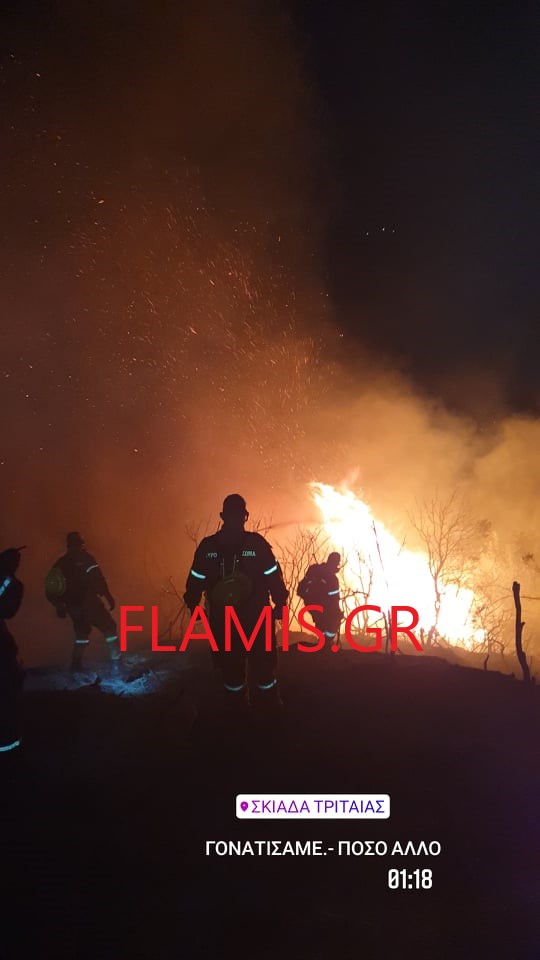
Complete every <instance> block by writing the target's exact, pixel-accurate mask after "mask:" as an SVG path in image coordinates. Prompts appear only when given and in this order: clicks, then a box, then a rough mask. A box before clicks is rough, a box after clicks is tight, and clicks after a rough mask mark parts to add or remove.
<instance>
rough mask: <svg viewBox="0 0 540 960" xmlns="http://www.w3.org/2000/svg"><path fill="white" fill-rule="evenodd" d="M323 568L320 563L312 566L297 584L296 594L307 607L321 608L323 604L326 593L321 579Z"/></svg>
mask: <svg viewBox="0 0 540 960" xmlns="http://www.w3.org/2000/svg"><path fill="white" fill-rule="evenodd" d="M323 567H324V564H321V563H314V564H312V566H311V567H310V568H309V570H308V571H307V573H306V575H305V577H304V579H303V580H301V581H300V583H299V584H298V589H297V591H296V593H297V595H298V596H299V597H300V599H301V600H303V601H304V603H305V604H307V605H308V606H314V605H315V606H321V605H322V604H324V602H325V599H326V594H327V592H328V591H327V588H326V580H324V578H323Z"/></svg>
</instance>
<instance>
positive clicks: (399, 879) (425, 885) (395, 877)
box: [388, 870, 433, 890]
mask: <svg viewBox="0 0 540 960" xmlns="http://www.w3.org/2000/svg"><path fill="white" fill-rule="evenodd" d="M432 886H433V874H432V871H431V870H412V871H411V872H409V871H408V870H389V871H388V887H389V889H390V890H431V888H432Z"/></svg>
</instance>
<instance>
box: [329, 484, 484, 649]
mask: <svg viewBox="0 0 540 960" xmlns="http://www.w3.org/2000/svg"><path fill="white" fill-rule="evenodd" d="M310 487H311V491H312V497H313V500H314V501H315V503H316V505H317V507H318V508H319V510H320V512H321V517H322V525H323V528H324V530H325V533H326V534H327V535H328V538H329V540H330V541H331V543H332V544H333V546H334V547H335V548H336V549H337V550H339V551H340V553H341V554H342V557H343V564H344V565H343V568H342V578H343V584H344V587H345V595H346V599H345V601H344V604H343V605H344V608H345V610H347V611H349V612H350V611H351V610H353V609H354V608H355V607H357V606H360V605H361V604H367V603H371V604H374V605H376V606H379V607H381V609H382V610H389V608H390V607H391V606H392V604H393V605H394V606H398V605H402V606H409V607H414V608H415V609H416V610H417V611H418V613H419V615H420V623H419V626H418V627H417V628H416V631H417V632H418V631H419V630H420V628H422V629H423V630H425V631H426V633H427V632H428V631H429V630H430V629H431V628H432V627H433V624H434V621H435V592H434V586H433V579H432V577H431V574H430V570H429V564H428V558H427V555H426V554H424V553H421V552H413V551H411V550H407V549H405V547H404V546H403V545H402V544H400V543H399V541H398V540H397V539H396V538H395V537H394V536H393V535H392V534H391V533H390V531H389V530H387V529H386V527H385V526H384V524H383V523H381V521H380V520H376V519H375V518H374V517H373V514H372V513H371V510H370V508H369V507H368V505H367V504H366V503H364V502H363V501H362V500H360V499H359V498H358V497H357V496H355V494H354V493H352V491H350V490H342V491H338V490H335V489H334V487H331V486H329V485H328V484H324V483H311V484H310ZM473 602H474V593H473V591H472V590H468V589H465V588H461V589H458V588H457V587H455V586H453V585H443V587H442V590H441V605H440V611H439V619H438V633H439V635H440V636H442V637H444V638H445V639H446V640H449V641H451V642H452V643H456V644H460V645H461V646H464V647H472V646H473V645H474V644H475V643H478V642H479V641H480V640H482V636H483V631H479V630H477V629H475V628H474V627H473V625H472V618H471V611H472V606H473ZM374 616H376V615H375V614H371V617H374ZM407 616H408V615H406V614H405V615H404V619H403V622H404V623H406V622H410V621H408V620H407ZM356 622H357V623H358V622H359V621H358V619H357V620H356ZM374 622H375V621H374V620H373V619H371V620H370V623H374Z"/></svg>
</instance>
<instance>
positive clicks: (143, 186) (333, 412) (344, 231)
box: [0, 0, 540, 583]
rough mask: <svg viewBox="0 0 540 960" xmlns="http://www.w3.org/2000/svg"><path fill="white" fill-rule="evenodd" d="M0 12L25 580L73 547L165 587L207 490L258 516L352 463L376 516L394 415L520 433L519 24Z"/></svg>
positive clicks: (2, 147) (10, 361)
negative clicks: (98, 548) (244, 501)
mask: <svg viewBox="0 0 540 960" xmlns="http://www.w3.org/2000/svg"><path fill="white" fill-rule="evenodd" d="M1 18H2V19H1V25H0V26H1V29H0V57H1V59H0V123H1V129H0V164H1V167H2V184H3V188H2V194H1V205H2V210H1V214H0V230H1V236H2V255H1V261H0V288H1V292H2V312H3V318H2V329H1V342H0V346H1V352H2V361H3V362H2V375H1V383H2V385H1V396H0V399H1V402H2V409H3V411H4V415H3V431H2V433H3V442H2V450H1V456H0V461H1V462H0V471H1V477H2V479H1V491H2V502H3V504H4V521H3V531H2V539H3V540H6V542H8V541H11V540H13V542H26V541H31V544H32V550H33V554H32V556H33V560H32V561H30V560H29V561H28V562H29V563H30V562H32V563H33V564H34V569H35V571H36V576H37V575H38V574H39V577H41V573H42V571H43V570H45V569H46V568H47V564H48V562H49V560H52V559H53V558H54V556H57V555H58V552H59V549H61V546H62V541H63V536H64V533H65V531H66V530H67V529H77V528H82V529H83V532H84V533H85V534H86V535H87V537H88V538H89V540H90V541H91V543H92V542H98V543H101V544H102V545H103V547H104V552H105V553H106V554H107V555H108V556H110V557H111V558H112V560H111V562H112V563H113V565H114V564H116V567H117V569H118V567H119V566H120V565H121V564H123V563H124V562H125V558H126V556H127V555H129V556H130V557H131V558H135V557H136V558H137V564H136V566H137V576H139V581H137V582H142V580H143V579H144V577H146V573H147V568H148V567H152V569H154V574H153V577H154V580H156V579H159V577H160V576H162V577H165V576H167V575H169V574H170V572H171V566H172V564H173V562H174V563H175V564H178V560H177V556H178V552H177V551H178V549H179V548H177V547H176V546H175V543H178V542H179V541H180V539H181V538H182V537H183V536H184V534H183V531H184V526H185V523H186V522H187V521H188V520H190V521H191V520H196V521H198V520H200V519H202V520H204V518H205V517H207V516H212V517H214V518H216V519H217V506H218V505H219V502H220V501H221V499H222V497H223V496H224V495H225V494H226V493H227V492H230V490H231V489H240V490H241V491H242V492H244V493H245V494H246V496H247V497H248V500H249V501H250V503H252V502H253V500H254V499H255V500H256V503H255V505H254V506H255V511H256V512H264V513H266V511H267V510H269V511H270V512H271V511H273V510H277V511H278V512H279V511H281V512H282V513H283V511H285V509H288V508H285V506H282V505H281V501H280V500H279V496H281V495H282V494H283V495H284V494H285V493H287V495H288V496H289V495H290V498H292V500H295V498H296V502H299V501H300V500H301V499H302V498H303V499H304V500H305V484H306V483H307V482H308V481H310V480H313V479H318V480H322V481H323V482H324V481H326V482H331V483H336V482H338V481H340V480H341V479H343V477H344V476H345V475H348V474H349V473H350V472H351V471H354V470H356V469H357V468H358V466H359V465H360V467H362V468H363V469H365V471H367V473H366V476H362V477H361V479H362V480H363V481H365V483H366V484H367V486H368V492H370V494H371V495H372V496H373V497H376V496H377V495H378V494H379V495H380V496H382V493H383V486H384V483H386V484H387V487H386V488H384V489H385V491H386V493H385V496H386V499H387V501H388V502H389V501H390V500H392V498H393V497H394V499H395V491H394V490H393V488H390V487H388V484H389V482H390V475H389V473H388V470H387V469H386V460H387V457H388V453H387V449H388V445H389V444H390V443H393V442H394V441H393V440H392V438H391V437H390V439H388V438H387V436H386V433H385V431H386V430H389V429H390V428H391V427H392V424H394V429H395V431H396V434H403V430H402V429H401V427H400V426H399V425H398V424H397V419H396V410H397V409H398V407H399V409H400V410H401V409H403V403H402V399H401V398H402V396H403V395H406V396H412V395H413V394H415V395H417V396H419V397H422V398H423V401H422V402H425V404H426V408H425V409H426V410H427V411H429V405H430V404H435V405H436V407H437V409H438V410H441V409H442V410H443V411H446V413H444V416H447V415H448V416H450V417H451V416H453V415H457V414H459V415H460V416H462V415H466V416H468V417H469V418H471V422H472V423H473V427H472V428H471V429H473V431H474V429H478V430H479V431H480V432H481V431H482V430H484V429H488V430H492V431H493V430H494V429H495V427H494V424H497V423H498V422H499V420H500V418H502V417H505V416H508V415H512V414H525V415H529V416H530V417H531V418H533V417H534V415H535V414H536V412H537V410H538V398H539V396H540V392H539V383H538V350H537V348H536V347H535V344H534V340H535V332H536V326H537V322H536V316H537V314H536V307H537V301H538V292H539V291H538V270H537V265H536V260H537V248H538V243H537V224H538V215H537V208H538V179H537V151H536V149H535V141H536V140H537V107H538V92H539V84H538V70H537V58H538V39H539V36H538V30H539V18H538V12H537V8H536V7H535V6H534V5H533V4H510V3H508V4H496V5H493V6H492V7H490V8H487V7H486V5H485V4H477V5H475V4H473V5H470V4H467V5H465V4H463V5H460V4H456V3H452V4H451V3H442V2H439V3H436V2H433V3H426V4H416V3H360V4H358V3H348V2H344V3H339V4H331V3H319V2H310V3H300V2H296V3H292V2H291V3H288V4H287V3H282V4H278V3H275V2H266V3H263V2H252V3H248V2H243V0H234V2H231V3H230V4H226V5H225V4H223V3H222V0H207V2H203V3H199V2H195V0H192V2H188V0H186V2H176V3H173V2H172V0H162V2H156V3H154V2H152V3H150V2H148V3H144V2H143V3H139V4H134V3H132V2H125V0H113V2H104V0H103V2H94V3H90V2H83V0H79V2H77V0H57V2H54V3H53V2H46V0H43V2H41V0H40V2H37V0H36V2H30V0H20V2H8V3H4V4H3V5H2V14H1ZM536 339H537V338H536ZM374 371H376V376H377V377H378V378H379V384H382V382H383V380H384V378H386V381H387V382H388V384H390V387H389V390H390V396H391V391H392V389H393V387H392V384H394V383H395V382H396V378H400V377H401V378H403V380H402V382H403V383H406V384H407V386H406V388H403V389H402V392H401V394H400V395H399V396H398V397H397V399H396V400H393V399H391V398H390V399H389V400H387V399H385V398H384V397H383V394H384V390H385V389H386V388H383V387H382V386H377V385H375V386H373V383H371V381H370V377H372V376H375V373H374ZM381 378H382V379H381ZM386 381H385V382H386ZM365 389H369V390H370V391H371V393H370V401H369V403H370V404H371V406H368V405H367V403H366V402H364V401H363V400H362V391H363V390H365ZM400 389H401V388H400ZM398 392H399V391H398ZM338 397H339V404H340V406H338V400H337V398H338ZM333 404H334V406H332V405H333ZM353 406H354V407H355V409H356V410H357V411H359V413H358V416H359V417H360V419H359V421H358V422H359V424H360V426H358V427H355V428H352V427H351V426H350V420H349V417H350V411H351V410H352V407H353ZM373 410H374V411H375V413H372V411H373ZM362 416H364V421H362V419H361V417H362ZM430 416H431V414H430V413H429V412H428V413H425V412H421V413H418V415H417V414H416V413H415V414H414V415H413V416H412V418H410V420H409V424H410V423H413V426H414V431H415V436H416V435H420V434H421V433H422V431H423V430H427V429H428V428H430V427H429V424H430ZM467 422H469V421H467ZM362 423H364V424H367V425H368V427H367V428H368V429H372V431H373V436H372V442H373V443H375V442H376V441H380V444H381V449H380V451H378V454H375V453H374V454H373V455H372V456H371V457H370V458H367V457H366V456H365V453H364V452H363V451H362V450H361V449H359V448H358V438H359V436H360V435H361V431H362V429H364V428H363V427H362V426H361V424H362ZM474 425H476V426H474ZM375 428H376V429H375ZM411 429H413V428H412V427H411ZM452 429H454V428H452ZM467 430H469V427H467V428H466V429H465V428H462V426H461V425H458V428H457V429H456V430H454V433H453V434H452V437H453V439H452V442H451V444H450V447H451V448H452V453H449V452H448V453H447V457H448V462H450V459H452V462H453V463H454V464H457V466H456V467H455V471H454V472H456V471H457V472H459V471H461V474H464V472H466V471H467V470H468V473H469V475H470V474H471V470H472V468H471V466H470V464H469V465H468V466H466V467H465V466H463V462H464V460H465V459H466V457H465V455H464V454H463V451H466V450H468V449H469V447H467V444H468V443H469V439H468V438H469V434H468V433H467ZM463 431H464V432H463ZM440 436H442V434H440V431H439V433H437V436H436V444H435V448H436V449H437V450H439V447H438V446H437V444H439V437H440ZM503 437H504V431H503ZM520 442H521V441H520ZM523 442H525V440H523ZM384 443H386V449H385V450H384V451H383V445H384ZM444 443H445V444H446V440H444ZM529 445H530V444H529ZM409 446H410V444H409ZM450 447H449V446H448V444H447V445H446V446H445V450H446V449H450ZM429 449H431V448H429ZM456 451H458V452H457V453H456ZM423 455H424V457H425V461H426V464H427V463H428V462H433V461H438V460H440V456H439V454H438V453H437V455H436V456H435V457H430V452H429V450H428V446H427V445H426V446H425V449H424V451H423ZM425 469H426V470H427V469H428V468H427V466H426V468H425ZM430 469H431V467H430ZM370 470H371V473H369V471H370ZM450 472H451V471H450ZM447 473H448V471H447ZM423 476H424V475H423ZM422 482H423V481H422ZM505 482H506V481H505ZM401 483H402V484H403V478H401ZM408 489H410V490H411V491H412V489H413V484H412V480H411V483H410V485H409V488H408ZM499 495H501V496H502V494H500V491H499V490H497V496H499ZM272 498H274V499H272ZM291 502H292V501H291ZM520 522H521V521H520ZM156 543H157V544H158V546H157V547H156V546H155V544H156ZM51 555H52V556H51ZM156 555H158V557H159V558H160V559H159V562H158V561H156V560H155V557H156ZM134 566H135V564H134ZM143 568H144V576H143V572H142V571H143ZM157 568H159V569H158V570H157V572H155V570H156V569H157ZM133 577H135V573H134V574H133ZM133 583H135V579H134V580H133Z"/></svg>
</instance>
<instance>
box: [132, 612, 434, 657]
mask: <svg viewBox="0 0 540 960" xmlns="http://www.w3.org/2000/svg"><path fill="white" fill-rule="evenodd" d="M144 610H145V608H144V607H138V606H137V607H133V606H123V607H120V649H121V650H122V651H123V652H126V651H127V637H128V633H142V632H143V630H144V627H143V626H142V625H141V624H140V623H139V624H134V623H130V624H128V622H127V617H128V614H129V613H144ZM150 610H151V638H152V651H153V652H155V653H174V652H176V651H177V650H178V652H179V653H183V652H184V651H185V650H186V649H187V646H188V644H189V642H190V640H198V641H201V640H206V641H207V642H208V643H209V644H210V648H211V650H213V651H214V652H215V653H217V652H218V651H219V649H220V648H219V646H218V644H217V643H216V639H215V637H214V634H213V633H212V630H211V628H210V624H209V622H208V619H207V616H206V614H205V612H204V609H203V608H202V607H195V610H194V611H193V613H192V615H191V619H190V621H189V624H188V627H187V630H186V632H185V633H184V636H183V639H182V642H181V643H180V646H179V647H175V646H171V645H170V644H165V645H161V644H160V642H159V629H158V618H159V613H158V607H154V606H153V607H151V608H150ZM312 610H313V611H315V612H316V613H323V607H321V606H317V605H311V606H307V607H302V609H301V610H299V611H298V613H297V615H296V619H297V620H298V623H299V624H300V626H301V628H302V629H303V630H305V631H307V632H308V633H313V634H315V636H316V637H317V638H318V640H319V642H318V644H315V645H310V646H304V644H302V643H298V644H296V649H297V650H299V651H300V652H301V653H317V651H319V650H322V649H323V648H324V646H325V644H326V642H327V638H326V637H325V636H324V633H323V632H322V631H321V630H319V629H318V628H317V627H316V626H314V625H313V624H312V623H310V622H309V621H306V620H305V615H306V614H308V613H310V611H312ZM364 611H372V612H374V613H378V614H379V615H380V614H381V613H382V611H381V608H380V607H375V606H373V605H370V604H366V605H364V606H361V607H355V609H354V610H351V612H350V613H349V615H348V616H347V619H346V620H345V636H346V638H347V642H348V644H349V646H350V647H351V648H352V649H353V650H357V651H358V652H359V653H373V652H374V651H376V650H380V649H381V647H382V643H383V630H382V628H381V627H367V628H366V633H371V634H374V635H375V638H376V639H375V644H374V645H373V646H369V647H365V646H362V644H360V643H358V640H357V639H355V638H354V637H353V633H352V623H353V620H354V618H355V617H356V616H357V615H358V614H359V613H363V612H364ZM400 613H408V614H411V616H412V623H409V624H407V626H403V625H401V624H399V623H398V618H399V614H400ZM281 614H282V616H281V617H280V619H281V621H282V634H281V649H282V651H283V652H284V653H286V652H287V651H288V649H289V608H288V607H282V608H281ZM274 616H275V610H274V608H273V607H271V606H266V607H263V609H262V610H261V614H260V616H259V619H258V620H257V623H256V625H255V628H254V630H253V632H252V634H251V636H250V637H248V636H247V635H246V633H245V631H244V629H243V627H242V625H241V623H240V621H239V619H238V614H237V612H236V610H235V609H234V607H230V606H227V607H225V616H224V631H223V638H224V647H223V651H224V652H225V653H228V652H230V650H231V642H232V639H231V631H232V628H233V626H234V628H235V629H236V632H237V635H238V636H239V637H240V639H241V641H242V643H243V645H244V647H245V648H246V650H247V651H249V650H251V648H252V646H253V644H254V643H255V641H256V639H257V636H258V634H259V631H260V630H261V628H262V627H263V625H264V637H265V649H266V650H271V649H272V646H273V642H274V623H273V618H274ZM419 619H420V618H419V616H418V612H417V611H416V610H415V608H414V607H405V606H402V607H391V608H390V636H391V649H392V650H397V638H398V634H400V633H402V634H405V635H406V636H407V637H408V638H409V640H410V641H411V643H412V644H413V646H414V647H415V649H416V650H420V651H422V646H421V644H420V643H419V641H418V640H417V638H416V637H415V635H414V633H413V629H414V628H415V627H416V626H418V621H419ZM196 624H198V625H199V629H198V630H195V626H196ZM201 625H202V627H203V630H201V629H200V626H201Z"/></svg>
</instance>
